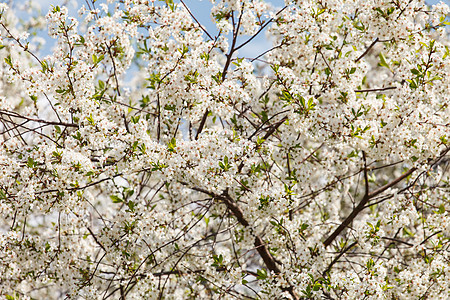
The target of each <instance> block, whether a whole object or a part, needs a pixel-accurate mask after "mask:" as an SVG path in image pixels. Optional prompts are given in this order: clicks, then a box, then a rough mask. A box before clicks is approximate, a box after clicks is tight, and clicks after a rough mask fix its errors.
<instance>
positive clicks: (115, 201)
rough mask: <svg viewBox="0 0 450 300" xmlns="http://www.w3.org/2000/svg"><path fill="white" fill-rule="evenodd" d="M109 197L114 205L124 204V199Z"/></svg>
mask: <svg viewBox="0 0 450 300" xmlns="http://www.w3.org/2000/svg"><path fill="white" fill-rule="evenodd" d="M109 197H110V198H111V200H112V202H113V203H122V202H123V199H122V198H120V197H119V196H116V195H110V196H109Z"/></svg>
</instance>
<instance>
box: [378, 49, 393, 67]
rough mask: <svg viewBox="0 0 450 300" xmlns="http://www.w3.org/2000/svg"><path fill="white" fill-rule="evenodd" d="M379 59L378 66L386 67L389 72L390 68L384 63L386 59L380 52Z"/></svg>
mask: <svg viewBox="0 0 450 300" xmlns="http://www.w3.org/2000/svg"><path fill="white" fill-rule="evenodd" d="M379 57H380V63H379V64H380V66H382V67H386V68H388V69H389V70H390V69H391V67H389V64H388V63H387V62H386V57H384V55H383V53H382V52H380V55H379Z"/></svg>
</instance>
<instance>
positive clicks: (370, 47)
mask: <svg viewBox="0 0 450 300" xmlns="http://www.w3.org/2000/svg"><path fill="white" fill-rule="evenodd" d="M378 42H379V38H376V39H375V40H374V41H373V42H372V44H370V46H369V47H368V48H367V49H366V51H364V53H363V54H361V56H360V57H358V58H357V59H356V60H355V62H358V61H360V60H361V59H362V58H363V57H364V56H366V55H367V53H369V51H370V49H372V47H373V46H375V44H376V43H378Z"/></svg>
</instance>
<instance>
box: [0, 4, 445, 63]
mask: <svg viewBox="0 0 450 300" xmlns="http://www.w3.org/2000/svg"><path fill="white" fill-rule="evenodd" d="M2 1H4V0H0V2H2ZM15 1H17V3H20V2H19V0H12V2H13V3H14V2H15ZM36 2H37V3H39V4H40V5H41V9H42V11H43V12H44V13H46V12H47V11H48V10H49V9H50V7H51V5H52V4H53V5H62V4H63V3H64V2H69V5H68V8H69V11H72V13H71V14H72V15H76V12H77V10H78V9H79V8H80V7H81V5H83V4H85V1H84V0H66V1H64V0H36ZM98 2H100V1H98ZM184 2H185V3H186V5H188V7H189V8H190V9H191V12H192V13H193V14H194V15H195V17H196V18H197V20H199V21H200V22H201V23H202V24H203V25H204V26H205V27H206V28H207V29H208V31H210V32H211V33H212V35H215V34H216V33H217V31H216V30H215V26H214V24H213V22H212V21H211V17H210V10H211V7H212V4H211V2H210V1H209V0H184ZM266 2H269V3H272V4H273V5H274V6H275V7H280V8H281V7H282V6H283V4H284V0H266ZM426 2H427V3H428V4H430V5H433V4H436V3H438V2H439V0H428V1H426ZM443 2H444V3H447V4H450V0H444V1H443ZM47 40H48V39H47ZM269 47H270V43H269V41H267V40H266V39H265V35H264V34H261V35H260V36H259V37H258V38H256V39H254V40H253V41H252V42H251V43H249V44H248V45H246V47H244V48H242V49H241V50H240V52H239V53H238V55H239V56H240V57H253V56H255V53H257V54H259V53H262V52H264V51H265V50H267V49H269Z"/></svg>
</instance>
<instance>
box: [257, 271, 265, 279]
mask: <svg viewBox="0 0 450 300" xmlns="http://www.w3.org/2000/svg"><path fill="white" fill-rule="evenodd" d="M256 274H258V276H257V277H256V278H258V279H259V280H264V279H266V278H267V271H266V269H258V270H257V271H256Z"/></svg>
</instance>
